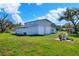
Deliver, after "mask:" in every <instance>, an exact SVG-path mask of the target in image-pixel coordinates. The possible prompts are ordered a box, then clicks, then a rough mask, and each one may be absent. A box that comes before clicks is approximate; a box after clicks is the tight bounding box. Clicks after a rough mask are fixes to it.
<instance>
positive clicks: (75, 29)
mask: <svg viewBox="0 0 79 59" xmlns="http://www.w3.org/2000/svg"><path fill="white" fill-rule="evenodd" d="M74 34H78V31H77V27H76V26H74Z"/></svg>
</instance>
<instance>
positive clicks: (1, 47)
mask: <svg viewBox="0 0 79 59" xmlns="http://www.w3.org/2000/svg"><path fill="white" fill-rule="evenodd" d="M57 37H58V34H51V35H47V36H16V35H12V34H10V33H0V55H1V56H79V36H78V35H73V36H70V37H71V38H73V39H74V41H71V42H68V41H63V42H60V41H57V40H55V39H57Z"/></svg>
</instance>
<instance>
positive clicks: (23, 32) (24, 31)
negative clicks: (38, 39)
mask: <svg viewBox="0 0 79 59" xmlns="http://www.w3.org/2000/svg"><path fill="white" fill-rule="evenodd" d="M15 31H16V34H19V35H35V34H38V27H37V26H33V27H28V28H19V29H16V30H15Z"/></svg>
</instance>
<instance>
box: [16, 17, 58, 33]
mask: <svg viewBox="0 0 79 59" xmlns="http://www.w3.org/2000/svg"><path fill="white" fill-rule="evenodd" d="M15 32H16V34H17V35H48V34H51V33H56V28H55V24H53V23H52V22H51V21H49V20H47V19H41V20H36V21H31V22H27V23H25V25H24V26H20V27H18V28H16V29H15Z"/></svg>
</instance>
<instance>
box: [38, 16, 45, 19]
mask: <svg viewBox="0 0 79 59" xmlns="http://www.w3.org/2000/svg"><path fill="white" fill-rule="evenodd" d="M45 18H46V17H45V16H41V17H38V18H37V19H45Z"/></svg>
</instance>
